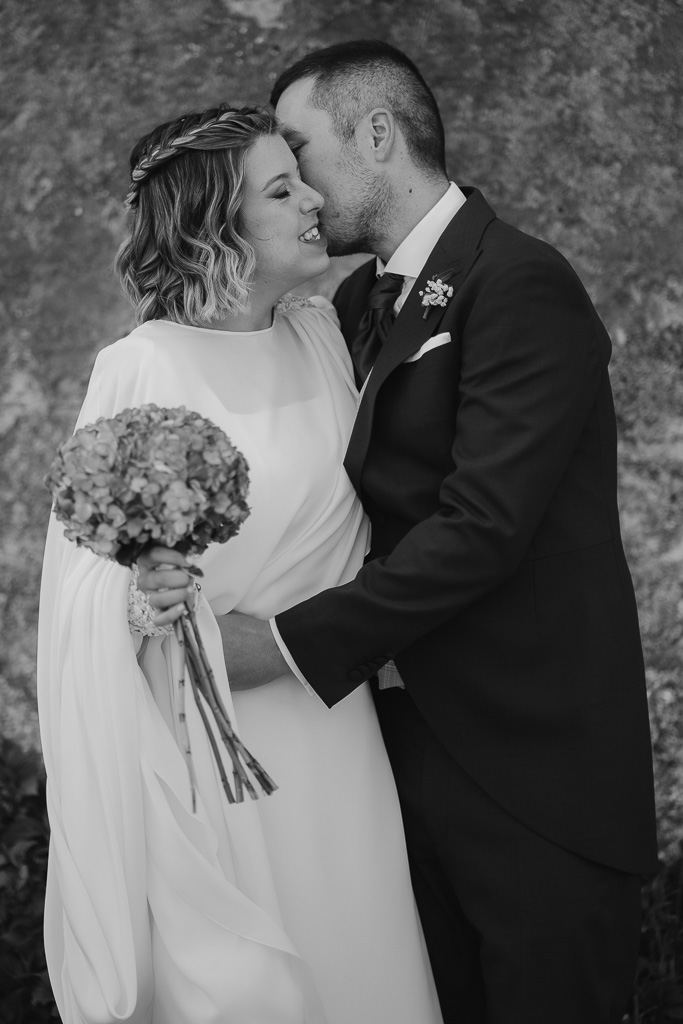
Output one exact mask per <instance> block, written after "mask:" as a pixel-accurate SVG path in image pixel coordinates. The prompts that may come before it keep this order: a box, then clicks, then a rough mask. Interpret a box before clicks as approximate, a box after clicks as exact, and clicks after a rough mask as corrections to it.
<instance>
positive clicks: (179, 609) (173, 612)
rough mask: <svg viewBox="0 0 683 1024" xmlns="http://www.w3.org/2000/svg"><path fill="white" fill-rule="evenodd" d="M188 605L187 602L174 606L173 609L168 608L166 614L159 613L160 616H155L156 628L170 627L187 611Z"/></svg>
mask: <svg viewBox="0 0 683 1024" xmlns="http://www.w3.org/2000/svg"><path fill="white" fill-rule="evenodd" d="M186 608H187V605H186V604H185V602H184V601H183V602H181V603H180V604H174V605H173V606H172V607H171V608H168V609H167V610H166V611H165V612H159V614H158V615H155V616H154V625H155V626H170V625H171V624H172V623H174V622H175V621H176V619H179V618H180V616H181V615H182V614H183V612H184V611H185V610H186Z"/></svg>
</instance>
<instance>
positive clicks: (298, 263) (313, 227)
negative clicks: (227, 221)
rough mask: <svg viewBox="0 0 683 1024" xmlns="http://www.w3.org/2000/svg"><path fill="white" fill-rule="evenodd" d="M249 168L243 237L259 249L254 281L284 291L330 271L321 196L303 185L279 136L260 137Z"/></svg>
mask: <svg viewBox="0 0 683 1024" xmlns="http://www.w3.org/2000/svg"><path fill="white" fill-rule="evenodd" d="M245 172H246V173H245V185H244V199H243V201H242V207H241V210H240V217H241V223H242V232H243V235H244V238H245V239H246V241H248V242H249V244H250V245H251V246H253V249H254V252H255V253H256V274H255V280H254V283H255V284H257V285H258V284H263V285H266V286H268V287H270V286H271V285H272V286H273V287H274V288H275V287H277V288H278V289H280V291H279V294H284V293H285V292H286V291H290V290H291V289H292V288H294V287H296V285H298V284H301V283H302V282H303V281H308V280H309V279H310V278H312V277H317V276H318V274H322V273H323V271H324V270H327V267H328V265H329V262H330V258H329V256H328V255H327V247H326V244H325V242H324V241H323V240H322V239H321V238H320V235H319V234H318V227H317V225H318V211H319V210H320V208H321V207H322V205H323V198H322V196H321V195H320V194H319V193H318V192H316V191H315V190H314V189H312V188H310V186H309V185H305V184H304V183H303V181H302V180H301V178H300V176H299V168H298V165H297V162H296V159H295V157H294V155H293V153H292V151H291V149H290V148H289V146H288V145H287V143H286V142H285V140H284V139H283V138H281V137H280V136H279V135H270V136H263V137H262V138H260V139H258V141H257V142H256V143H255V144H254V145H253V146H252V148H251V150H250V151H249V153H248V154H247V158H246V164H245Z"/></svg>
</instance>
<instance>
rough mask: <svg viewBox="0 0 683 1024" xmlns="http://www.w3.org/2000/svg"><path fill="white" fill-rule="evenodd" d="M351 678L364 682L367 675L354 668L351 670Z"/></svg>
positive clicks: (353, 681)
mask: <svg viewBox="0 0 683 1024" xmlns="http://www.w3.org/2000/svg"><path fill="white" fill-rule="evenodd" d="M349 679H350V680H351V682H352V683H362V682H363V680H364V679H365V676H364V675H363V674H362V673H361V672H359V671H358V669H356V668H354V670H353V671H352V672H349Z"/></svg>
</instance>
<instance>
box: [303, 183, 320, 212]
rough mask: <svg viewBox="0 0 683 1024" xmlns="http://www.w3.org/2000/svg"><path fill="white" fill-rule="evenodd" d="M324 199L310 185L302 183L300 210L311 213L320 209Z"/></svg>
mask: <svg viewBox="0 0 683 1024" xmlns="http://www.w3.org/2000/svg"><path fill="white" fill-rule="evenodd" d="M324 203H325V200H324V199H323V197H322V196H321V195H320V193H319V192H316V190H315V189H314V188H311V186H310V185H304V195H303V196H302V199H301V210H302V212H303V213H312V212H313V211H314V210H320V209H322V207H323V205H324Z"/></svg>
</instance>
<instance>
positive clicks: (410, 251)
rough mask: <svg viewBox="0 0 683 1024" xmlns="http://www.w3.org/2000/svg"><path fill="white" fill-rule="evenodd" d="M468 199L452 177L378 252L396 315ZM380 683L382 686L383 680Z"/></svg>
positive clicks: (391, 675) (391, 671) (392, 670)
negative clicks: (396, 288)
mask: <svg viewBox="0 0 683 1024" xmlns="http://www.w3.org/2000/svg"><path fill="white" fill-rule="evenodd" d="M465 202H466V197H465V195H464V194H463V193H462V191H461V190H460V189H459V188H458V186H457V185H456V184H455V182H453V181H452V182H451V183H450V185H449V187H448V189H447V190H446V192H444V194H443V196H442V197H441V199H439V201H438V203H436V204H435V205H434V206H433V207H432V208H431V210H430V211H429V213H426V214H425V216H424V217H423V218H422V220H421V221H419V222H418V223H417V224H416V225H415V227H414V228H413V230H412V231H411V232H410V234H408V235H406V237H405V238H404V239H403V241H402V242H401V244H400V245H399V247H398V248H397V249H396V251H395V252H394V253H393V255H392V256H391V258H390V259H389V261H388V263H386V264H384V263H383V262H382V260H381V259H380V258H379V256H378V257H377V276H378V277H381V276H382V274H384V273H388V274H402V275H403V278H404V281H403V288H402V290H401V294H400V295H399V296H398V298H397V299H396V302H395V303H394V306H393V312H394V315H395V316H398V313H399V311H400V310H401V307H402V306H403V304H404V302H405V301H406V299H407V298H408V296H409V294H410V291H411V289H412V287H413V285H414V284H415V281H416V280H417V278H418V277H419V275H420V272H421V271H422V268H423V267H424V265H425V263H426V262H427V260H428V258H429V256H430V254H431V252H432V249H433V248H434V246H435V245H436V243H437V242H438V240H439V239H440V238H441V236H442V234H443V233H444V231H445V230H446V227H447V226H448V224H449V223H450V222H451V220H452V219H453V217H455V215H456V213H457V212H458V210H459V209H460V207H461V206H463V205H464V203H465ZM269 622H270V628H271V630H272V633H273V637H274V638H275V642H276V644H277V645H278V647H279V648H280V651H281V653H282V656H283V658H284V659H285V661H286V662H287V664H288V665H289V667H290V669H291V670H292V672H293V673H294V675H295V676H296V677H297V679H299V680H301V682H302V683H303V685H304V686H305V687H306V689H307V690H308V692H309V693H311V694H314V695H315V696H317V694H316V693H315V690H314V689H313V687H312V686H310V684H309V683H308V682H307V681H306V679H304V677H303V675H302V674H301V672H300V671H299V669H298V667H297V664H296V662H295V661H294V659H293V658H292V655H291V654H290V653H289V650H288V649H287V645H286V644H285V642H284V640H283V639H282V637H281V636H280V632H279V630H278V628H277V625H276V623H275V619H274V618H273V619H270V620H269ZM383 673H384V674H385V675H386V677H387V680H386V682H385V684H384V685H385V686H401V685H402V683H401V682H400V677H399V675H398V672H397V671H396V667H395V666H394V663H393V662H391V661H390V662H388V664H387V665H385V666H384V669H382V670H380V676H381V675H382V674H383ZM389 680H391V681H389ZM380 687H382V681H381V680H380Z"/></svg>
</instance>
